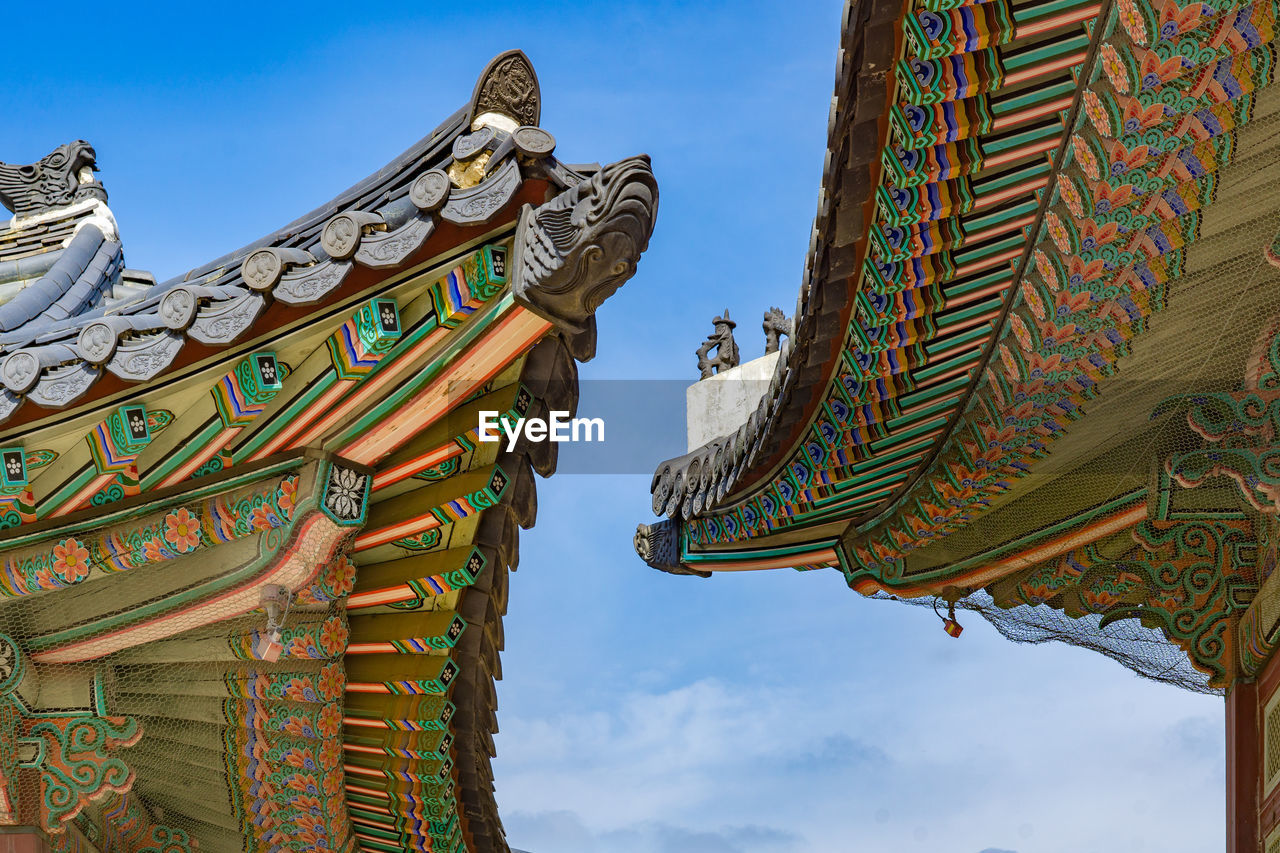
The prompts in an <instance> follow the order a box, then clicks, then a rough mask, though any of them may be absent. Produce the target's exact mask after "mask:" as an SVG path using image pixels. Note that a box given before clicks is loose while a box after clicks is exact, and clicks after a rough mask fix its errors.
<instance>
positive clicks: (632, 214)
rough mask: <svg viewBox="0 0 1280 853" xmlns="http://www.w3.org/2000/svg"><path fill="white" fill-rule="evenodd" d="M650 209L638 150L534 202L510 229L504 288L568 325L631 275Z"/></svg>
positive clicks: (583, 318)
mask: <svg viewBox="0 0 1280 853" xmlns="http://www.w3.org/2000/svg"><path fill="white" fill-rule="evenodd" d="M657 212H658V185H657V182H656V181H655V180H654V177H653V170H652V169H651V168H650V166H649V158H648V157H647V156H645V155H641V156H639V157H631V158H628V159H626V160H621V161H619V162H617V163H613V164H612V165H609V166H605V167H604V168H603V169H601V170H600V171H599V172H597V173H596V174H594V175H592V176H591V178H590V179H589V180H586V181H583V182H582V183H580V184H578V185H577V186H574V187H571V188H570V189H568V190H565V191H564V192H563V193H561V194H560V195H558V196H556V197H555V198H553V199H552V200H551V201H549V202H547V203H546V204H543V205H541V206H540V207H538V208H536V209H535V208H529V207H526V208H525V210H524V211H523V212H522V213H521V215H520V225H519V228H518V229H517V231H516V245H515V265H514V277H513V279H512V288H513V290H514V291H515V294H516V296H517V298H519V299H521V300H522V301H524V302H526V303H527V304H528V305H529V306H530V307H532V308H533V309H534V310H537V311H538V312H539V313H541V314H544V315H546V316H547V317H549V318H550V319H553V320H555V321H557V322H559V323H560V324H561V325H563V326H566V327H568V328H570V329H571V330H573V331H582V330H583V329H584V328H585V324H586V323H587V322H588V321H589V319H590V318H591V315H592V314H594V313H595V310H596V309H597V308H599V307H600V305H601V303H603V302H604V301H605V300H606V299H608V298H609V297H610V296H612V295H613V293H614V291H616V290H617V289H618V288H619V287H621V286H622V285H623V283H625V282H626V281H627V279H629V278H631V276H632V275H634V274H635V270H636V262H637V261H639V259H640V254H641V253H642V252H643V251H644V250H645V249H646V248H648V246H649V236H650V235H651V234H652V233H653V223H654V218H655V217H656V215H657Z"/></svg>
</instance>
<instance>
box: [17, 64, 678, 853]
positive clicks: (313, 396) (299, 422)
mask: <svg viewBox="0 0 1280 853" xmlns="http://www.w3.org/2000/svg"><path fill="white" fill-rule="evenodd" d="M539 114H540V92H539V90H538V85H537V78H536V75H535V74H534V72H533V68H532V66H531V65H530V64H529V61H528V59H527V58H526V57H525V56H524V55H523V54H522V53H519V52H518V51H512V52H508V53H505V54H502V55H501V56H499V57H498V58H496V59H495V60H494V61H493V62H492V63H490V65H489V66H488V68H486V69H485V71H484V73H483V74H482V75H481V78H480V81H479V83H478V84H477V87H476V91H475V93H474V94H473V96H472V99H471V101H470V102H469V103H468V104H467V105H466V106H465V107H464V108H463V109H462V110H460V111H459V112H458V113H456V114H455V115H454V116H452V117H451V118H450V119H448V120H447V121H446V122H445V123H444V124H443V125H441V126H440V127H439V128H437V129H436V130H435V131H434V132H433V133H432V134H430V135H428V136H427V137H426V138H424V139H423V140H422V141H421V142H419V143H417V144H416V145H414V146H413V147H411V148H410V149H409V150H408V151H407V152H406V153H405V154H404V155H402V156H401V157H399V158H397V159H396V160H395V161H393V162H392V163H391V164H389V165H388V166H387V167H386V168H385V169H383V170H381V171H379V172H378V173H377V174H375V175H374V176H372V177H370V178H369V179H367V180H365V181H363V182H361V183H359V184H357V185H356V186H354V187H352V188H351V189H349V190H347V191H346V192H344V193H343V194H341V195H339V196H338V197H337V198H336V199H334V200H333V201H332V202H331V203H329V204H328V205H326V206H325V207H324V208H322V209H321V210H319V211H315V212H313V213H310V214H307V215H305V216H303V217H302V218H301V219H299V220H298V221H297V222H295V223H292V224H290V225H288V226H286V227H285V228H284V229H282V230H281V231H279V232H277V233H276V234H273V235H269V236H267V237H265V238H263V239H262V240H260V241H258V242H256V243H254V244H253V245H251V246H249V247H247V248H245V249H243V250H241V251H240V252H237V253H233V254H232V255H228V256H226V257H224V258H222V259H219V260H218V261H215V262H213V263H212V264H208V265H206V266H204V267H199V268H197V269H194V270H192V271H191V272H189V273H188V274H187V275H185V276H183V277H180V278H178V279H174V280H172V281H169V282H163V283H159V284H157V283H155V282H154V281H153V280H151V279H150V278H149V276H147V275H146V274H143V273H137V272H134V271H132V270H128V269H125V268H124V265H123V260H122V257H123V255H122V249H121V246H120V242H119V237H118V232H117V230H116V229H115V226H114V219H113V218H112V216H111V213H110V210H109V209H108V208H107V206H106V191H105V189H104V188H103V187H102V185H101V184H99V183H97V182H96V181H91V180H89V176H90V171H91V170H90V169H89V167H91V166H92V165H93V163H94V160H95V158H96V152H94V151H93V149H92V148H91V147H90V146H89V145H88V144H87V143H83V142H77V143H72V144H70V145H68V146H63V148H61V149H59V150H58V151H55V152H54V153H53V154H51V155H50V156H49V157H46V158H45V159H44V160H42V161H40V162H39V163H36V164H32V165H30V166H24V167H11V166H8V165H6V164H0V199H4V200H5V203H6V205H9V206H10V207H11V209H13V210H18V211H22V212H23V218H21V219H18V220H15V221H14V222H13V223H11V225H12V228H10V229H9V230H8V231H5V232H4V237H3V238H2V239H0V275H3V276H10V277H6V278H4V279H3V281H4V282H8V283H6V285H5V286H6V287H7V288H11V289H16V290H17V292H18V296H17V297H15V298H13V299H12V300H10V301H8V302H5V303H3V304H0V328H3V329H4V330H5V336H4V338H3V342H2V343H0V829H12V831H19V830H18V829H17V828H18V827H27V828H28V829H26V830H21V831H24V832H30V833H34V834H37V835H38V836H39V837H40V838H41V843H44V844H47V845H48V846H49V847H50V848H51V849H53V850H57V851H63V852H64V853H73V851H74V852H75V853H79V851H84V853H117V852H118V851H120V852H121V853H193V851H196V850H200V851H203V853H213V852H214V851H233V850H234V851H246V853H249V851H253V853H259V851H261V853H277V851H354V850H363V851H401V850H429V851H436V853H457V851H464V850H465V851H476V853H480V851H499V853H504V851H506V850H507V849H508V848H507V844H506V840H505V836H504V834H503V830H502V824H501V821H500V820H499V819H498V815H497V800H496V797H495V792H494V785H493V773H492V769H491V767H490V758H491V757H492V756H493V754H494V750H493V741H492V736H493V733H494V732H495V731H496V730H497V724H496V701H495V694H494V680H495V679H496V678H498V677H500V675H501V668H500V665H499V661H498V653H499V650H500V649H501V648H502V616H503V614H504V613H505V611H506V606H507V574H508V572H509V571H510V570H512V569H514V568H515V567H516V565H517V564H518V560H519V555H518V547H519V545H518V541H519V537H518V530H519V528H520V527H522V526H523V527H529V526H531V525H532V524H533V522H534V515H535V506H536V502H535V495H534V485H533V474H534V472H537V473H539V474H541V475H543V476H548V475H550V474H551V473H553V472H554V470H555V465H556V453H555V446H554V445H537V444H530V443H527V442H524V443H521V444H520V445H518V446H516V447H515V448H513V449H507V448H503V447H500V446H499V445H498V444H495V443H489V442H481V441H479V440H478V435H477V432H476V428H477V412H478V411H480V410H494V411H498V412H502V413H504V415H505V417H507V418H519V417H522V416H525V415H528V414H542V413H544V412H545V410H547V409H571V408H573V406H574V404H575V402H576V394H577V372H576V361H575V360H576V359H587V358H590V357H591V356H592V355H593V354H594V342H595V331H594V319H593V317H592V313H593V312H594V310H595V309H596V307H598V306H599V304H600V303H601V302H602V301H603V299H604V298H605V297H607V296H608V295H609V294H611V293H612V292H613V291H614V290H616V289H617V288H618V287H619V286H621V285H622V284H623V283H624V282H625V281H626V280H627V279H629V278H630V277H631V275H632V274H633V273H634V271H635V268H636V263H637V261H638V260H639V256H640V254H641V253H642V252H643V251H644V249H645V247H646V246H647V243H648V239H649V235H650V232H651V229H652V227H653V220H654V215H655V213H656V208H657V187H656V184H655V182H654V179H653V174H652V171H651V169H650V167H649V163H648V159H647V158H646V157H643V156H640V157H634V158H630V159H628V160H623V161H621V162H619V163H614V164H611V165H608V166H605V167H602V168H600V167H591V168H587V169H585V170H575V169H571V168H569V167H567V166H565V165H563V164H562V163H560V162H559V160H557V159H556V157H555V156H553V151H554V149H555V140H554V138H553V137H552V136H551V134H550V133H548V132H547V131H545V130H543V129H542V128H540V127H538V119H539ZM63 186H65V187H66V188H67V189H66V192H61V191H59V192H55V193H53V195H52V196H50V194H49V191H48V189H49V188H50V187H53V188H55V189H57V188H60V187H63ZM567 215H571V216H572V217H573V219H572V222H571V223H570V224H569V225H565V222H566V221H568V220H567V218H566V216H567ZM108 226H110V227H108ZM73 235H74V236H73ZM533 247H536V249H535V248H533ZM11 259H16V260H13V261H12V263H10V260H11ZM32 259H34V260H32ZM19 262H20V263H19ZM6 264H9V265H8V266H6ZM27 270H33V271H34V272H32V273H31V275H30V277H29V278H23V276H26V275H27V272H26V271H27ZM46 273H47V274H46ZM12 276H17V277H18V278H16V279H12V278H11V277H12ZM14 281H16V282H17V284H16V285H14V284H13V283H12V282H14ZM5 602H7V603H5ZM31 828H34V829H31Z"/></svg>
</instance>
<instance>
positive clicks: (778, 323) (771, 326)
mask: <svg viewBox="0 0 1280 853" xmlns="http://www.w3.org/2000/svg"><path fill="white" fill-rule="evenodd" d="M783 335H786V336H787V337H788V338H789V337H791V320H790V319H788V318H787V315H786V314H783V313H782V309H781V308H776V307H775V308H770V309H769V310H768V311H766V312H765V313H764V354H765V355H768V354H769V353H773V352H777V351H778V349H779V344H780V343H781V342H780V340H779V339H780V338H781V337H782V336H783Z"/></svg>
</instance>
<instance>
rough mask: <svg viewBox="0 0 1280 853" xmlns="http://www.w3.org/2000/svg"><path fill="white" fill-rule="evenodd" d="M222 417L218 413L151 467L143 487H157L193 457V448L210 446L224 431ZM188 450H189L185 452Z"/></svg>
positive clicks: (143, 479)
mask: <svg viewBox="0 0 1280 853" xmlns="http://www.w3.org/2000/svg"><path fill="white" fill-rule="evenodd" d="M222 426H223V424H222V419H221V418H219V417H218V416H217V415H214V416H213V417H212V418H210V419H209V420H208V421H207V422H206V423H205V425H204V426H202V427H201V428H200V429H199V430H198V431H197V432H196V433H195V435H193V436H192V437H191V439H190V440H189V441H188V442H187V443H186V445H185V446H183V447H175V448H174V449H173V451H172V452H171V453H170V454H169V455H168V456H167V457H165V459H164V461H162V462H161V463H160V465H159V466H158V467H156V468H153V469H151V470H150V471H148V472H147V473H146V474H144V475H143V476H142V489H143V490H144V491H146V490H147V489H152V488H155V485H156V483H158V482H160V481H161V480H163V479H164V478H165V477H167V476H169V473H170V472H171V471H175V470H177V469H178V468H179V467H181V466H182V465H185V464H186V463H187V460H189V459H190V458H191V457H190V455H189V452H190V451H192V450H203V449H204V448H206V447H208V446H209V442H211V441H213V439H214V437H215V436H217V434H218V433H220V432H222ZM184 451H187V452H184Z"/></svg>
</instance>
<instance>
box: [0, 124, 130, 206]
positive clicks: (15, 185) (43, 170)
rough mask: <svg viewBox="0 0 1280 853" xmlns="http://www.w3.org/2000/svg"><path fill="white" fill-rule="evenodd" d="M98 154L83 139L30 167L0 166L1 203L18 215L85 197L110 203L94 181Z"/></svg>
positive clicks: (54, 151)
mask: <svg viewBox="0 0 1280 853" xmlns="http://www.w3.org/2000/svg"><path fill="white" fill-rule="evenodd" d="M97 168H98V167H97V154H96V153H95V152H94V150H93V146H92V145H90V144H89V143H87V142H85V141H84V140H83V139H77V140H76V141H75V142H68V143H67V144H66V145H59V146H58V147H57V148H55V149H54V150H53V151H52V152H50V153H49V154H47V155H45V156H44V157H43V158H41V159H40V160H39V161H38V162H36V163H32V164H31V165H29V166H17V165H12V164H9V163H0V204H3V205H4V206H5V207H7V208H8V209H9V210H10V211H12V212H13V213H15V214H18V215H23V214H29V213H39V212H41V211H43V210H49V209H50V208H54V207H65V206H66V205H69V204H72V203H74V202H77V201H80V200H82V199H85V198H98V199H102V200H103V201H106V200H107V191H106V190H105V189H103V187H102V184H100V183H98V182H97V181H96V180H94V179H93V172H94V171H96V170H97Z"/></svg>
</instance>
